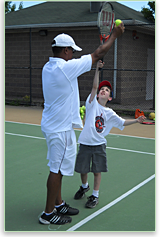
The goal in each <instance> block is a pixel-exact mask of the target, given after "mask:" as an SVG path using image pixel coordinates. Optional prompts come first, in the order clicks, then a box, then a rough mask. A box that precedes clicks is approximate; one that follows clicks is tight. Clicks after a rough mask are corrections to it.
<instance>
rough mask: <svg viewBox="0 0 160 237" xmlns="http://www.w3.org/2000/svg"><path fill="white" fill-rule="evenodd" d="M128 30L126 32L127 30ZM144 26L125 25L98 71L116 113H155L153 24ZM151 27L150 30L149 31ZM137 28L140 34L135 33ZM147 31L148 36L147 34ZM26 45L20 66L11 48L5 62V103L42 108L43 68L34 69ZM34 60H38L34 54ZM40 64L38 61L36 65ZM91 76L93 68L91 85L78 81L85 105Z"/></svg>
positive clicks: (29, 48) (110, 105)
mask: <svg viewBox="0 0 160 237" xmlns="http://www.w3.org/2000/svg"><path fill="white" fill-rule="evenodd" d="M128 27H129V30H128V29H127V28H128ZM145 27H147V30H146V28H144V27H143V25H138V26H135V25H134V26H126V30H125V36H123V37H120V38H118V39H117V40H116V41H115V43H114V45H113V46H112V47H113V48H112V49H111V50H110V51H109V53H107V55H106V56H105V59H104V61H105V67H104V68H103V70H102V71H101V75H100V81H102V80H109V81H110V82H111V84H112V87H113V100H112V101H111V102H110V103H109V104H108V106H109V107H111V108H113V109H114V110H115V111H128V113H130V112H132V113H133V112H134V111H135V110H136V109H140V110H143V111H144V112H151V111H155V38H154V29H153V27H154V25H153V24H151V25H149V24H145ZM150 28H151V31H148V29H150ZM139 29H140V32H139V31H138V30H139ZM146 32H149V33H147V34H146ZM90 34H91V33H90ZM33 36H34V34H33ZM20 37H21V36H20ZM94 37H95V36H94ZM96 37H97V36H96ZM30 38H31V32H30ZM91 38H93V36H91ZM15 41H16V40H15ZM26 42H27V41H26ZM14 44H15V43H14ZM26 44H27V45H28V46H25V51H23V47H24V43H23V46H22V48H21V50H22V51H23V53H21V51H19V52H18V54H19V55H20V54H24V53H25V54H26V56H25V54H24V56H23V57H24V60H23V58H22V63H19V65H17V66H15V63H14V57H15V58H16V57H18V56H16V51H15V52H14V48H13V47H12V50H13V53H12V52H11V51H10V56H9V57H8V58H7V60H6V61H7V63H6V67H5V90H6V94H5V102H6V104H13V105H41V106H42V105H43V102H44V101H43V93H42V82H41V75H42V66H40V67H34V66H33V64H32V63H31V58H32V54H33V56H34V54H35V52H34V51H33V49H34V47H35V46H34V47H33V45H32V48H31V43H26ZM8 45H9V44H8ZM42 46H43V45H42ZM6 48H8V46H7V47H6ZM46 48H48V46H47V47H46ZM31 49H32V50H31ZM45 53H46V59H48V56H47V55H49V54H50V53H49V52H46V51H45V50H44V54H45ZM12 54H13V56H12ZM25 57H27V60H28V61H26V60H25ZM40 58H41V57H40ZM36 60H38V57H37V55H36ZM25 62H27V63H26V64H27V65H29V66H28V67H26V66H25ZM34 63H35V61H34ZM43 64H44V63H39V62H38V61H37V65H43ZM12 65H13V66H12ZM34 65H35V64H34ZM94 73H95V68H92V70H91V72H90V74H89V75H90V82H87V80H88V79H87V77H86V79H85V80H82V81H83V82H81V83H83V86H82V84H81V86H80V88H81V89H80V96H81V104H84V103H85V100H86V97H87V96H88V94H89V93H90V91H91V86H92V82H93V77H94ZM108 78H109V79H108ZM87 83H88V84H87ZM87 85H89V86H88V89H86V88H87ZM84 87H86V88H85V90H86V92H85V93H86V94H85V96H82V95H81V94H83V93H82V92H83V88H84Z"/></svg>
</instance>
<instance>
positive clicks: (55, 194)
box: [45, 171, 62, 213]
mask: <svg viewBox="0 0 160 237" xmlns="http://www.w3.org/2000/svg"><path fill="white" fill-rule="evenodd" d="M61 182H62V175H61V173H60V171H59V173H58V174H56V173H53V172H50V174H49V176H48V181H47V201H46V208H45V212H46V213H51V212H52V211H53V210H54V206H55V204H57V205H60V204H61V203H62V198H61Z"/></svg>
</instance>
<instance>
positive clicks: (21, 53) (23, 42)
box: [5, 28, 154, 103]
mask: <svg viewBox="0 0 160 237" xmlns="http://www.w3.org/2000/svg"><path fill="white" fill-rule="evenodd" d="M59 33H67V34H69V35H71V36H72V37H73V38H74V39H75V42H76V44H77V45H79V46H80V47H81V48H82V49H83V51H82V52H76V53H75V54H74V57H75V58H77V57H80V56H81V55H83V54H88V53H92V52H94V50H95V49H96V48H97V47H98V45H99V37H98V30H97V29H96V28H90V29H84V28H78V29H71V28H68V29H61V30H57V29H53V30H51V29H50V30H49V31H48V34H47V36H40V35H39V30H32V36H31V55H32V56H31V66H32V70H31V85H32V87H31V88H32V89H31V91H32V101H33V102H43V93H42V82H41V73H42V67H43V65H44V64H45V63H46V62H47V61H48V59H49V57H51V56H52V50H51V41H52V39H53V38H54V37H55V36H56V35H57V34H59ZM138 36H139V39H137V40H133V38H132V31H130V30H126V32H125V34H124V35H123V36H122V37H120V38H118V49H117V50H118V51H117V52H118V61H117V66H118V68H123V69H146V65H147V49H148V48H154V37H153V36H149V35H145V34H142V33H139V34H138ZM104 61H105V66H104V69H113V68H114V45H113V46H112V47H111V49H110V50H109V52H108V53H107V55H106V56H105V57H104ZM5 66H6V71H5V96H6V100H13V99H17V98H18V99H22V98H23V97H24V96H25V95H30V68H29V67H30V33H29V30H28V32H23V30H21V31H17V32H15V31H12V32H9V31H6V35H5ZM7 67H25V68H26V69H16V68H14V69H11V68H10V69H7ZM95 67H96V65H93V68H95ZM94 73H95V70H91V72H87V73H85V74H83V75H82V76H80V77H79V88H80V100H81V101H85V100H86V98H87V96H88V94H89V93H90V91H91V88H92V82H93V77H94ZM100 80H101V79H100ZM103 80H109V81H110V82H111V83H112V84H113V71H110V70H104V71H103ZM145 80H146V73H145V74H143V76H142V75H141V73H139V74H138V73H137V72H134V73H133V72H132V73H130V74H129V72H123V71H118V72H117V94H116V99H115V100H114V101H115V102H116V103H126V101H128V100H131V99H133V97H135V93H134V91H136V90H140V92H141V98H145ZM113 86H114V85H113ZM128 88H130V89H128Z"/></svg>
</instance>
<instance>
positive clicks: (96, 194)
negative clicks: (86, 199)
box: [92, 190, 99, 198]
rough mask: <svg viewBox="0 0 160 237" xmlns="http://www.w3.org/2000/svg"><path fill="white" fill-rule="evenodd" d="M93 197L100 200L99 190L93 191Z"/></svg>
mask: <svg viewBox="0 0 160 237" xmlns="http://www.w3.org/2000/svg"><path fill="white" fill-rule="evenodd" d="M92 195H93V196H95V197H97V198H98V197H99V190H93V193H92Z"/></svg>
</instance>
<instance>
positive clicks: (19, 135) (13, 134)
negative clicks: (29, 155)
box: [5, 132, 45, 139]
mask: <svg viewBox="0 0 160 237" xmlns="http://www.w3.org/2000/svg"><path fill="white" fill-rule="evenodd" d="M5 134H7V135H11V136H18V137H29V138H35V139H45V138H44V137H34V136H28V135H23V134H15V133H9V132H5Z"/></svg>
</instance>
